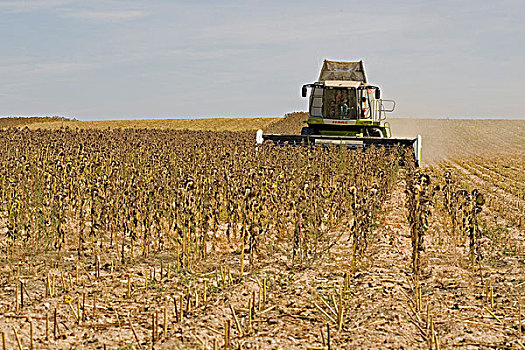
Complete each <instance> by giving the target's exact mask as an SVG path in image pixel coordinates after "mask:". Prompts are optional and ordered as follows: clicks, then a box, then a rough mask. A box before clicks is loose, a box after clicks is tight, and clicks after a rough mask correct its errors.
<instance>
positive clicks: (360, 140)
mask: <svg viewBox="0 0 525 350" xmlns="http://www.w3.org/2000/svg"><path fill="white" fill-rule="evenodd" d="M308 90H310V96H309V104H308V106H309V108H308V120H307V121H306V124H307V126H305V127H304V128H303V129H302V131H301V135H282V134H281V135H278V134H263V131H262V130H259V131H258V132H257V136H256V138H257V143H259V144H260V143H263V142H264V141H266V140H270V141H272V142H273V143H275V144H277V145H344V146H346V147H348V148H366V147H370V146H372V145H373V146H376V147H385V148H395V147H411V148H412V149H413V152H414V158H415V160H416V163H417V164H419V163H420V162H421V136H420V135H418V136H417V137H416V138H414V139H404V138H393V137H392V132H391V130H390V125H389V123H388V122H386V121H385V119H386V113H388V112H392V111H393V110H394V108H395V105H396V104H395V101H393V100H385V99H382V98H381V90H380V89H379V87H378V86H376V85H372V84H369V83H368V79H367V77H366V72H365V66H364V64H363V61H359V62H337V61H328V60H325V61H324V63H323V67H322V68H321V73H320V74H319V80H318V81H317V82H315V83H311V84H306V85H304V86H303V88H302V96H303V97H307V95H308Z"/></svg>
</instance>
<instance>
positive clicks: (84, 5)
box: [0, 0, 525, 120]
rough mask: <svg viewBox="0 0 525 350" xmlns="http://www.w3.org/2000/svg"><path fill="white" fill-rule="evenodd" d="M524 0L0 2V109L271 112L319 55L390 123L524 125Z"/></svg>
mask: <svg viewBox="0 0 525 350" xmlns="http://www.w3.org/2000/svg"><path fill="white" fill-rule="evenodd" d="M524 18H525V1H524V0H499V1H492V0H491V1H485V0H463V1H460V0H458V1H452V0H441V1H423V0H409V1H393V0H376V1H362V0H360V1H353V0H344V1H337V0H333V1H332V0H327V1H320V0H317V1H310V0H301V1H296V0H290V1H286V0H282V1H256V0H239V1H234V0H225V1H217V0H215V1H211V0H194V1H178V0H169V1H168V0H148V1H143V0H140V1H139V0H126V1H119V0H111V1H110V0H105V1H100V0H90V1H75V0H17V1H15V0H9V1H3V0H0V32H1V33H2V34H0V48H1V50H0V77H1V84H0V115H4V116H6V115H59V116H66V117H71V118H76V119H79V120H100V119H146V118H187V117H213V116H226V117H236V116H281V115H283V114H285V113H287V112H291V111H302V110H307V100H306V99H304V98H301V86H302V85H303V84H306V83H311V82H314V81H315V80H316V78H317V77H318V74H319V70H320V67H321V65H322V63H323V60H324V59H330V60H342V61H345V60H346V61H353V60H361V59H362V60H364V62H365V68H366V71H367V75H368V80H369V81H370V82H371V83H374V84H376V85H379V86H381V89H382V93H383V94H382V95H383V98H388V99H394V100H396V102H397V107H396V111H395V113H394V116H399V117H486V118H489V117H490V118H523V119H525V94H524V92H523V91H525V90H524V89H523V87H522V85H523V83H524V82H525V20H524Z"/></svg>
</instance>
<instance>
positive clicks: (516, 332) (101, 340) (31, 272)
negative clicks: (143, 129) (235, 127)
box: [0, 116, 525, 349]
mask: <svg viewBox="0 0 525 350" xmlns="http://www.w3.org/2000/svg"><path fill="white" fill-rule="evenodd" d="M299 117H300V116H299ZM299 117H298V116H295V117H294V118H296V119H298V118H299ZM299 119H300V118H299ZM289 124H290V125H291V126H282V125H281V126H280V125H277V126H276V125H273V126H271V127H272V128H274V130H285V129H286V130H290V129H289V128H290V127H293V128H296V127H297V123H295V124H294V123H289ZM391 124H392V129H393V130H399V131H394V133H395V134H397V135H399V136H410V135H412V134H413V133H422V134H423V138H424V140H425V145H426V146H425V147H426V148H425V149H426V151H425V152H426V153H425V156H426V157H427V159H428V161H427V166H428V167H426V168H425V169H424V171H425V172H427V173H429V174H430V175H431V179H432V183H433V185H440V184H442V176H443V174H444V172H445V171H447V170H448V171H452V172H453V173H454V174H455V175H456V176H457V178H458V179H461V181H462V185H463V186H464V187H465V188H466V189H467V190H469V191H471V190H472V189H474V188H476V189H478V190H480V191H481V192H483V193H484V194H485V197H486V199H487V202H486V204H485V206H484V208H483V211H482V212H481V214H480V218H479V220H480V228H481V232H482V237H481V244H482V253H483V257H482V259H481V260H480V262H479V263H478V264H476V265H473V264H472V263H471V261H470V259H469V258H468V242H467V240H466V239H465V237H464V236H462V235H460V234H459V233H458V232H455V231H454V230H453V229H452V227H451V224H450V222H449V221H448V220H447V218H446V215H445V214H444V208H442V207H441V206H440V205H439V204H436V205H435V206H434V207H433V208H432V212H433V214H432V217H431V221H430V227H429V229H428V231H427V232H426V234H425V238H424V239H425V240H424V251H423V252H422V259H423V267H422V275H421V280H420V281H419V283H420V285H421V296H419V295H418V294H417V293H416V289H415V288H414V286H415V281H414V280H413V274H412V270H411V254H412V250H411V249H412V248H411V238H410V233H409V232H410V229H409V224H408V221H407V212H406V209H405V182H404V178H403V174H400V175H399V179H398V180H397V181H398V182H397V185H396V187H395V191H394V192H392V193H391V195H390V197H389V199H388V200H387V201H386V202H385V203H384V206H385V208H386V210H385V213H386V215H385V216H384V217H382V218H381V219H380V220H379V222H378V223H377V225H376V227H375V229H374V232H373V235H372V237H371V239H370V243H369V247H368V249H367V252H366V254H365V255H364V256H363V257H362V258H361V259H359V260H358V261H353V260H352V258H351V257H352V252H351V247H350V244H349V243H348V228H346V227H341V228H340V232H333V233H332V235H333V236H334V237H338V239H337V241H336V243H335V245H334V246H333V247H332V248H331V250H330V251H326V252H325V254H324V255H323V256H322V257H321V258H319V259H318V260H316V261H315V263H314V264H313V265H311V266H309V267H307V268H305V269H303V270H292V269H290V268H288V267H287V266H285V265H284V264H283V263H282V261H280V260H279V259H272V260H270V259H266V258H265V257H264V254H261V256H260V258H259V260H257V261H254V262H253V264H250V265H247V266H246V270H245V275H244V276H243V278H240V275H239V271H238V267H239V261H240V256H239V255H238V254H235V253H233V251H234V250H235V249H232V246H235V245H237V244H238V243H239V242H235V241H233V242H230V241H228V240H227V239H226V238H225V236H224V232H219V233H218V236H219V238H221V235H222V240H223V241H224V244H223V249H221V250H219V251H217V252H215V255H211V258H209V259H207V260H205V261H202V262H201V263H200V264H198V265H197V266H194V267H193V269H192V270H190V271H187V272H184V273H182V272H179V271H176V268H175V267H174V266H175V264H174V263H173V257H171V256H169V255H153V256H149V257H148V258H143V259H137V260H135V261H134V262H133V263H132V264H131V263H127V262H124V263H122V262H120V260H119V257H118V256H115V255H111V254H105V253H103V252H102V254H101V255H100V260H99V261H97V260H93V259H92V258H89V259H88V258H85V257H83V256H78V255H77V253H76V252H74V251H73V250H71V251H70V252H65V253H62V254H61V255H56V254H50V255H47V256H34V255H31V254H28V255H27V256H25V257H21V258H20V259H17V260H5V259H4V258H2V264H1V266H0V285H1V286H2V288H1V289H0V331H1V332H2V333H3V334H4V335H5V339H6V347H7V348H8V349H15V348H17V347H18V345H17V338H16V337H17V336H18V338H19V341H20V343H21V347H22V348H25V349H29V348H31V339H33V348H35V349H102V348H108V349H117V348H120V349H140V348H144V349H146V348H152V347H154V348H156V349H177V348H180V349H193V348H203V349H213V348H219V347H224V345H225V341H226V339H228V340H229V342H230V344H231V345H230V346H231V347H232V348H243V349H249V348H252V349H257V348H259V349H328V348H331V349H348V348H355V349H362V348H370V349H413V348H425V349H428V348H432V349H437V348H441V349H447V348H466V349H520V348H521V349H523V348H525V253H524V252H525V232H524V223H525V211H524V206H523V203H524V197H523V194H524V192H525V191H523V182H522V179H523V177H522V176H523V171H524V164H525V157H524V154H525V142H523V140H524V139H525V135H524V130H525V129H524V122H519V121H518V122H513V121H508V122H504V121H489V122H487V121H455V120H450V121H436V120H430V121H429V120H418V121H417V122H413V123H412V124H411V123H409V122H407V121H403V120H393V121H391ZM444 125H448V126H446V127H445V126H444ZM502 125H505V127H502ZM401 126H404V127H403V128H402V127H401ZM485 128H486V129H485ZM480 130H485V132H480ZM489 130H498V131H495V132H492V133H490V132H489ZM404 134H406V135H404ZM473 154H476V155H483V157H480V158H475V159H474V160H472V161H470V163H463V161H464V160H465V159H473V158H471V157H472V155H473ZM453 156H456V158H454V157H453ZM491 157H493V158H491ZM493 159H498V162H500V163H501V166H499V165H498V166H494V164H493V163H494V162H495V160H493ZM444 160H448V161H447V162H443V161H444ZM500 163H498V164H500ZM476 169H478V170H476ZM479 171H481V172H483V174H484V175H483V174H482V173H479ZM436 203H438V201H436ZM4 225H5V224H2V225H0V226H4ZM2 233H3V232H2ZM46 285H47V287H46ZM188 285H190V286H191V287H190V288H186V287H185V286H188ZM20 295H23V305H22V304H21V300H20V299H21V298H20V297H19V296H20ZM16 296H18V297H16ZM181 302H182V313H183V317H182V319H180V312H181ZM17 303H18V305H17ZM55 310H56V318H55ZM340 310H342V322H341V321H339V319H338V317H340ZM31 325H32V327H31ZM31 328H32V334H33V336H32V337H31ZM227 328H229V329H230V336H229V337H226V336H225V330H226V329H227ZM46 329H47V331H46ZM328 330H329V333H330V335H328ZM46 333H47V335H46ZM433 334H435V336H432V335H433ZM152 339H154V340H155V345H154V346H152ZM438 344H439V345H438Z"/></svg>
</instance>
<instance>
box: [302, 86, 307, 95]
mask: <svg viewBox="0 0 525 350" xmlns="http://www.w3.org/2000/svg"><path fill="white" fill-rule="evenodd" d="M302 96H303V97H306V85H305V86H303V91H302Z"/></svg>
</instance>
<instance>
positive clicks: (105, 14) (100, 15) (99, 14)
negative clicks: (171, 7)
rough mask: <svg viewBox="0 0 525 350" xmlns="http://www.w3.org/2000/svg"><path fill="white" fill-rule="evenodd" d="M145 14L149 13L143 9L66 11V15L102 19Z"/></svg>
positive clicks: (129, 18) (121, 19)
mask: <svg viewBox="0 0 525 350" xmlns="http://www.w3.org/2000/svg"><path fill="white" fill-rule="evenodd" d="M145 15H147V12H145V11H141V10H109V11H91V10H77V11H70V12H66V14H65V15H64V16H65V17H73V18H82V19H94V20H100V21H125V20H132V19H137V18H140V17H144V16H145Z"/></svg>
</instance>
